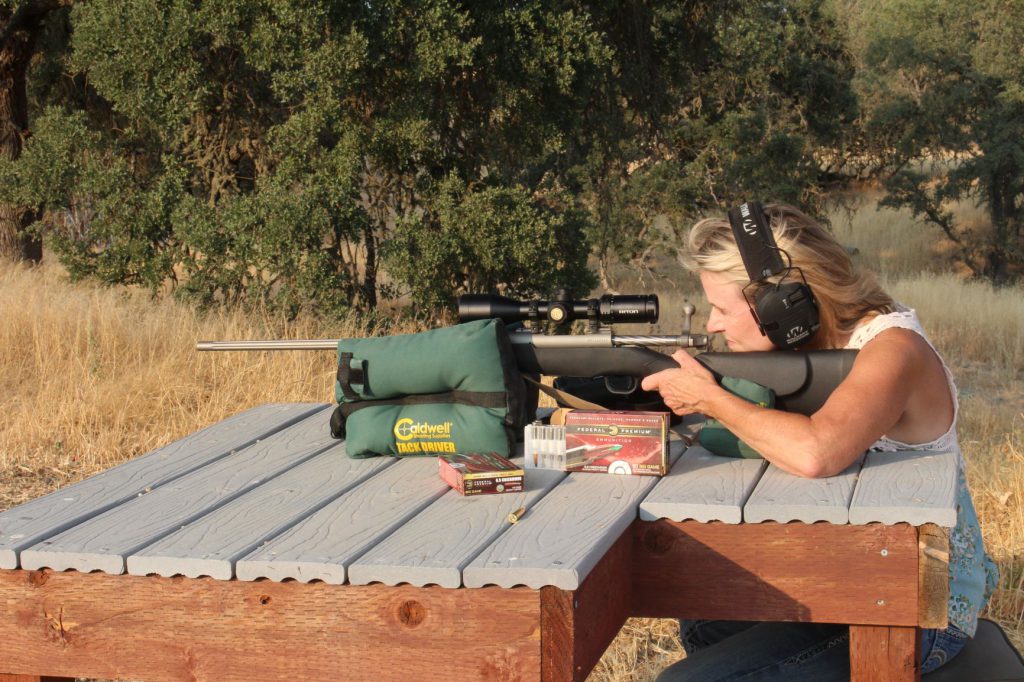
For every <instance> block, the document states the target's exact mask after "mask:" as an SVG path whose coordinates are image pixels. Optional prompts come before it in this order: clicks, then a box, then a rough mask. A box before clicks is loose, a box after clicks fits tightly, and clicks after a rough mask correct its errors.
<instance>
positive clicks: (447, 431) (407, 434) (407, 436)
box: [393, 417, 452, 441]
mask: <svg viewBox="0 0 1024 682" xmlns="http://www.w3.org/2000/svg"><path fill="white" fill-rule="evenodd" d="M393 433H394V434H395V438H396V439H398V440H401V441H406V440H412V439H413V438H451V437H452V423H451V422H441V423H440V424H431V423H430V422H414V421H413V420H412V419H409V418H408V417H404V418H402V419H399V420H398V421H396V422H395V428H394V430H393Z"/></svg>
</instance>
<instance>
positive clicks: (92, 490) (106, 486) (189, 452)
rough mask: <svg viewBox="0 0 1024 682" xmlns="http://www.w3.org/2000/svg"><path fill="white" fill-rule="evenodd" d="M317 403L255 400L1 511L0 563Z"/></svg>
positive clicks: (283, 424) (12, 562)
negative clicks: (177, 437)
mask: <svg viewBox="0 0 1024 682" xmlns="http://www.w3.org/2000/svg"><path fill="white" fill-rule="evenodd" d="M322 408H323V405H319V404H312V403H299V404H269V405H260V406H259V407H254V408H252V409H251V410H246V411H245V412H241V413H239V414H236V415H234V416H232V417H229V418H227V419H225V420H224V421H222V422H219V423H217V424H214V425H212V426H209V427H207V428H205V429H202V430H200V431H197V432H195V433H193V434H190V435H188V436H186V437H185V438H182V439H180V440H177V441H174V442H173V443H170V444H169V445H165V446H163V447H161V448H158V449H156V450H154V451H152V452H150V453H147V454H145V455H142V456H141V457H136V458H135V459H132V460H129V461H127V462H124V463H123V464H120V465H118V466H115V467H113V468H111V469H108V470H106V471H104V472H102V473H99V474H96V475H95V476H92V477H90V478H87V479H85V480H83V481H79V482H78V483H75V484H72V485H69V486H67V487H66V488H62V489H60V490H57V491H55V492H53V493H50V494H49V495H46V496H44V497H40V498H38V499H35V500H32V501H30V502H26V503H25V504H22V505H20V506H17V507H14V508H12V509H8V510H6V511H3V512H0V568H18V566H19V554H20V552H21V551H22V550H23V549H25V548H27V547H31V546H32V545H35V544H37V543H39V542H41V541H43V540H45V539H47V538H48V537H51V536H53V535H56V534H58V533H61V532H63V531H65V530H67V529H68V528H71V527H72V526H75V525H77V524H80V523H82V522H84V521H86V520H88V519H90V518H93V517H95V516H98V515H100V514H102V513H104V512H106V511H108V510H110V509H112V508H114V507H116V506H118V505H120V504H123V503H125V502H127V501H129V500H131V499H133V498H135V497H137V496H138V495H141V494H143V493H145V492H146V491H148V490H155V489H157V488H159V487H160V486H163V485H166V484H168V483H170V482H171V481H173V480H175V479H177V478H180V477H182V476H185V475H187V474H189V473H191V472H193V471H195V470H197V469H200V468H202V467H204V466H207V465H209V464H210V463H211V462H215V461H217V460H218V459H221V458H223V457H227V456H229V455H230V454H231V453H232V452H235V451H238V450H242V449H244V448H246V447H248V446H250V445H252V444H253V443H256V442H257V441H260V440H263V439H266V438H268V437H270V436H271V435H273V434H274V433H276V432H278V431H281V430H283V429H285V428H287V427H289V426H291V425H292V424H294V423H296V422H297V421H299V420H301V419H303V418H305V417H307V416H309V415H310V414H312V413H313V412H315V411H317V410H319V409H322Z"/></svg>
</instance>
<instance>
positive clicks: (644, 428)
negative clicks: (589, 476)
mask: <svg viewBox="0 0 1024 682" xmlns="http://www.w3.org/2000/svg"><path fill="white" fill-rule="evenodd" d="M668 427H669V413H668V412H630V411H625V410H573V411H572V412H570V413H568V414H567V415H566V416H565V457H566V462H565V468H566V471H588V472H595V473H610V474H634V475H638V476H664V475H665V474H666V473H668Z"/></svg>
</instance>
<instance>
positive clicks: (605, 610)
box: [540, 530, 633, 682]
mask: <svg viewBox="0 0 1024 682" xmlns="http://www.w3.org/2000/svg"><path fill="white" fill-rule="evenodd" d="M632 544H633V534H632V533H631V532H630V531H629V530H627V531H626V532H624V533H623V534H622V537H620V538H619V539H618V541H617V542H616V543H615V545H613V546H612V548H611V549H609V550H608V552H607V553H606V554H605V555H604V557H602V558H601V560H600V561H599V562H598V564H597V566H595V567H594V569H593V570H592V571H591V572H590V575H588V576H587V577H586V578H585V579H584V580H583V583H582V584H580V586H579V588H578V589H576V590H562V589H559V588H557V587H552V586H549V587H542V588H541V590H540V625H541V655H540V657H541V680H543V681H544V682H576V681H579V682H582V681H583V680H585V679H586V678H587V675H589V674H590V671H591V670H592V669H593V668H594V665H595V664H596V663H597V662H598V661H599V660H600V659H601V656H602V655H603V654H604V651H605V649H607V648H608V645H609V644H610V643H611V641H612V640H613V639H615V635H617V634H618V632H619V629H620V628H621V627H622V625H623V623H625V622H626V618H627V617H628V615H629V608H630V603H631V601H632V587H631V579H630V575H629V568H630V565H631V561H632V558H631V549H632Z"/></svg>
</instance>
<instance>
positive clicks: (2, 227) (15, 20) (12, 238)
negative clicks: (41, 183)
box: [0, 0, 61, 263]
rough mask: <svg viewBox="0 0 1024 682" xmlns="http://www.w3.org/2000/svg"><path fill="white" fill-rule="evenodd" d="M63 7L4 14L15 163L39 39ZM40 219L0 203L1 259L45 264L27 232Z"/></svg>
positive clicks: (7, 151)
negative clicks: (53, 14) (28, 76)
mask: <svg viewBox="0 0 1024 682" xmlns="http://www.w3.org/2000/svg"><path fill="white" fill-rule="evenodd" d="M60 4H61V3H60V2H59V1H56V0H50V1H47V0H41V1H37V2H26V3H23V4H21V5H20V6H19V7H18V9H16V10H13V11H12V10H11V9H9V8H4V9H2V10H0V154H2V155H3V157H4V158H6V159H10V160H12V161H13V160H15V159H17V158H18V157H20V156H21V149H22V145H23V144H24V140H25V137H26V136H27V134H28V95H27V92H26V83H25V76H26V73H27V72H28V66H29V62H30V61H31V59H32V54H33V52H34V50H35V45H36V38H37V37H38V35H39V33H40V32H41V30H42V23H43V20H44V19H45V18H46V15H47V14H49V13H50V12H51V11H53V10H54V9H56V8H57V7H59V6H60ZM37 216H38V211H36V210H35V209H33V208H31V207H25V206H15V205H11V204H4V203H0V257H7V258H13V259H15V260H27V261H32V262H35V263H38V262H39V261H40V260H42V258H43V243H42V241H41V240H40V239H37V238H35V237H32V236H30V235H29V234H27V232H26V228H27V227H28V226H29V225H31V224H32V223H33V222H35V220H36V219H37Z"/></svg>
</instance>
